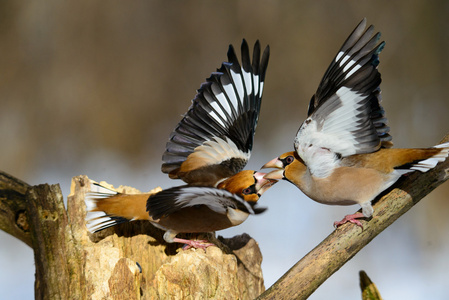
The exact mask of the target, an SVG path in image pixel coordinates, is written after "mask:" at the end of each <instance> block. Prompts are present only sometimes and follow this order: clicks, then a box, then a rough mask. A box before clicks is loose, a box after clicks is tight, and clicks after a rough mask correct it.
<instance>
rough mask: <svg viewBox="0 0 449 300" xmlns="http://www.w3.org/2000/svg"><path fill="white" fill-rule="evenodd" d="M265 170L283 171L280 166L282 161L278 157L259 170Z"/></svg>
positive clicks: (282, 166)
mask: <svg viewBox="0 0 449 300" xmlns="http://www.w3.org/2000/svg"><path fill="white" fill-rule="evenodd" d="M267 168H276V169H283V168H284V165H283V164H282V161H281V160H280V159H279V157H276V158H274V159H272V160H270V161H269V162H267V163H266V164H264V165H263V166H262V168H261V169H267Z"/></svg>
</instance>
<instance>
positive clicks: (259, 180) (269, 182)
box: [254, 172, 278, 195]
mask: <svg viewBox="0 0 449 300" xmlns="http://www.w3.org/2000/svg"><path fill="white" fill-rule="evenodd" d="M266 175H267V174H266V173H263V172H256V173H254V178H255V179H256V191H257V194H259V195H262V194H263V193H265V192H266V191H267V190H268V189H269V188H270V187H272V186H273V185H274V184H275V183H276V182H278V181H277V180H275V179H271V178H266V177H265V176H266Z"/></svg>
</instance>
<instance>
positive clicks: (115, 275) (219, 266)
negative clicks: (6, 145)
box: [0, 173, 265, 299]
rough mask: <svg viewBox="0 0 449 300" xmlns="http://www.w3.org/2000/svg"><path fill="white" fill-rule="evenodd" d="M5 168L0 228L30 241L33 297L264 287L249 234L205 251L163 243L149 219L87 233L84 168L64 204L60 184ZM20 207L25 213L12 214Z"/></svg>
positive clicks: (238, 291)
mask: <svg viewBox="0 0 449 300" xmlns="http://www.w3.org/2000/svg"><path fill="white" fill-rule="evenodd" d="M0 175H1V176H0V193H1V194H0V195H1V203H0V205H1V206H0V225H1V226H2V227H1V228H0V229H3V230H5V231H7V232H9V233H10V234H12V235H13V236H15V237H17V238H20V239H21V240H23V241H24V242H25V243H27V244H28V245H30V246H31V247H33V250H34V258H35V265H36V281H35V298H36V299H160V298H163V299H165V298H170V299H172V298H173V299H174V298H176V299H177V298H189V297H191V298H192V299H193V298H195V299H197V298H198V299H203V298H204V299H207V298H217V299H238V298H239V299H254V297H256V296H257V295H259V294H260V293H261V292H263V291H264V289H265V288H264V285H263V278H262V269H261V262H262V255H261V253H260V250H259V247H258V245H257V243H256V242H255V241H254V240H253V239H251V238H250V237H249V236H248V235H246V234H243V235H241V236H237V237H234V238H232V239H221V242H222V243H223V245H222V246H223V249H226V251H222V250H221V249H220V248H217V247H209V248H208V249H207V251H206V252H205V251H204V250H197V249H191V250H187V251H183V250H180V249H179V247H180V245H179V244H166V243H165V242H164V240H163V238H162V235H163V232H162V231H161V230H159V229H157V228H155V227H154V226H152V225H151V224H150V223H149V222H144V221H141V222H132V223H128V224H121V225H118V226H114V227H111V228H108V229H106V230H103V231H101V232H99V233H96V234H89V233H88V232H87V230H86V226H85V220H84V218H85V205H84V197H85V194H86V192H88V191H89V188H90V180H89V179H88V178H87V176H77V177H75V178H73V180H72V187H71V194H70V195H69V197H68V200H67V210H66V209H65V207H64V202H63V197H62V194H61V190H60V188H59V185H51V186H50V185H47V184H43V185H38V186H32V187H30V186H28V185H27V184H26V183H23V182H21V181H20V180H18V179H15V178H14V177H12V176H10V175H7V174H4V173H2V174H0ZM119 191H122V192H123V191H126V192H129V193H132V192H138V191H137V190H135V189H133V188H129V187H122V188H120V189H119ZM20 211H23V212H24V215H25V216H26V217H25V218H24V220H23V221H21V222H18V221H14V220H15V219H14V218H15V216H17V214H18V212H20ZM11 220H13V221H11ZM17 224H25V225H26V227H27V231H25V230H21V229H20V227H18V225H17ZM28 224H29V225H28ZM25 225H21V226H25ZM16 227H18V228H16ZM216 242H217V243H220V242H219V241H218V240H217V241H216Z"/></svg>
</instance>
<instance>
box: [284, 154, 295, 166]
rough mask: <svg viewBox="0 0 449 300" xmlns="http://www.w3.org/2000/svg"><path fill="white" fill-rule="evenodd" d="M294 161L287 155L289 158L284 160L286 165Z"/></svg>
mask: <svg viewBox="0 0 449 300" xmlns="http://www.w3.org/2000/svg"><path fill="white" fill-rule="evenodd" d="M294 160H295V158H294V157H293V156H291V155H289V156H287V157H286V158H285V162H286V163H287V164H291V163H292V162H293V161H294Z"/></svg>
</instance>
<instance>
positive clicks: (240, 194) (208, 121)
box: [86, 40, 277, 248]
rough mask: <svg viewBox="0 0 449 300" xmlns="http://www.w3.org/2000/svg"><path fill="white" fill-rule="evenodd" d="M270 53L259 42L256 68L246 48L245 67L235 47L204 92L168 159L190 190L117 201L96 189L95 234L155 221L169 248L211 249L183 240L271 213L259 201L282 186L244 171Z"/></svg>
mask: <svg viewBox="0 0 449 300" xmlns="http://www.w3.org/2000/svg"><path fill="white" fill-rule="evenodd" d="M269 53H270V51H269V47H268V46H267V47H266V48H265V50H264V52H263V54H262V55H261V49H260V44H259V41H257V42H256V43H255V45H254V50H253V58H252V60H251V58H250V54H249V48H248V44H247V42H246V41H245V40H243V42H242V46H241V55H242V64H241V65H240V63H239V60H238V58H237V55H236V53H235V50H234V48H233V47H232V45H230V46H229V50H228V62H224V63H223V64H222V66H221V68H219V69H218V70H217V72H214V73H212V75H211V76H210V77H209V78H208V79H207V80H206V82H205V83H203V84H202V85H201V87H200V89H199V90H198V91H197V95H196V96H195V98H194V99H193V100H192V105H191V106H190V108H189V110H188V111H187V113H186V114H185V115H184V117H183V119H182V120H181V122H179V124H178V125H177V126H176V128H175V130H174V131H173V132H172V134H171V135H170V138H169V142H168V143H167V145H166V151H165V153H164V155H163V157H162V160H163V164H162V172H164V173H167V174H168V175H169V177H170V178H172V179H182V180H183V181H184V182H186V183H187V185H184V186H177V187H173V188H169V189H165V190H163V191H161V192H159V193H157V194H154V195H151V196H150V195H149V194H122V193H117V192H116V191H113V190H111V189H108V188H106V187H104V186H101V185H99V184H96V183H94V184H93V187H94V189H95V190H96V192H93V193H91V194H89V196H88V197H86V206H87V210H88V214H87V216H86V219H87V221H88V222H87V227H88V229H89V230H90V231H92V232H96V231H99V230H102V229H104V228H107V227H110V226H113V225H116V224H119V223H123V222H129V221H134V220H148V221H150V222H152V223H153V224H154V225H155V226H156V227H159V228H161V229H163V230H165V231H166V233H165V234H164V239H165V241H166V242H168V243H173V242H179V243H184V244H186V246H187V247H196V248H205V247H208V246H210V245H211V244H210V243H208V242H207V241H195V240H186V239H180V238H177V237H176V235H177V234H178V233H196V232H211V231H216V230H221V229H225V228H228V227H231V226H236V225H239V224H241V223H242V222H243V221H245V220H246V218H247V217H248V216H249V215H250V214H258V213H261V212H263V211H264V210H265V208H261V207H258V206H257V205H256V204H257V200H258V199H259V197H260V196H261V195H262V194H263V193H264V192H265V191H266V190H267V189H268V188H269V187H271V186H272V185H273V184H274V183H275V182H277V181H276V180H273V179H266V178H264V175H265V173H261V172H256V171H249V170H247V171H242V170H243V168H244V167H245V165H246V163H247V162H248V160H249V158H250V154H251V150H252V147H253V139H254V133H255V130H256V126H257V121H258V118H259V112H260V105H261V100H262V91H263V85H264V80H265V73H266V69H267V65H268V59H269Z"/></svg>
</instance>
